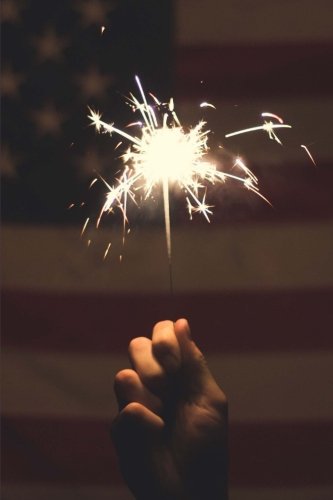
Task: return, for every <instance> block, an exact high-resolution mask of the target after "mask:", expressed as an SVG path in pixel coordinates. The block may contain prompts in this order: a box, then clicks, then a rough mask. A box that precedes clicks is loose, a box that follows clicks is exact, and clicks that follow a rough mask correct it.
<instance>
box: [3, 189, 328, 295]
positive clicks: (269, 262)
mask: <svg viewBox="0 0 333 500" xmlns="http://www.w3.org/2000/svg"><path fill="white" fill-rule="evenodd" d="M296 189H297V186H295V190H296ZM267 210H271V208H270V207H268V206H267ZM2 233H3V241H4V243H3V251H2V256H3V277H2V280H3V281H2V285H3V288H11V289H14V288H19V289H23V290H40V291H43V292H47V291H48V292H55V291H56V292H65V291H75V292H90V293H92V292H99V291H103V292H110V293H117V294H119V293H141V294H142V293H154V292H162V293H163V292H164V293H168V291H169V275H168V263H167V256H166V246H165V235H164V230H163V229H162V228H161V229H156V228H154V229H153V228H152V229H150V230H148V229H146V228H145V229H143V228H138V230H137V231H132V233H131V234H130V235H129V236H128V238H127V241H126V243H125V249H124V259H123V262H122V264H119V261H118V258H117V257H118V255H117V252H115V253H114V254H113V260H112V258H110V259H109V260H106V261H103V260H102V257H103V253H104V250H105V245H106V244H107V242H108V241H110V238H113V240H114V241H115V242H117V241H118V242H119V239H120V237H121V228H119V231H118V233H117V232H116V231H115V230H114V231H113V232H111V230H110V231H108V230H98V231H94V232H93V233H91V234H89V232H88V235H87V238H91V239H92V240H93V243H92V244H91V246H90V247H89V248H87V247H86V246H85V244H84V242H83V241H82V240H80V237H79V234H80V230H79V228H77V229H75V228H71V229H69V228H66V229H63V228H62V229H60V228H59V229H58V228H52V229H47V228H36V227H21V228H18V227H10V226H8V227H5V228H3V231H2ZM172 238H173V257H172V265H173V276H174V287H175V290H176V292H177V293H180V292H185V293H186V292H218V291H223V290H281V289H283V290H286V289H295V288H314V289H316V288H325V287H332V286H333V272H332V255H333V228H332V224H331V223H330V222H325V223H320V224H319V223H318V224H310V223H309V224H303V225H302V224H288V225H276V226H274V227H270V226H268V225H259V224H258V225H255V224H251V225H250V226H249V225H248V226H241V225H237V226H232V227H231V226H227V225H226V226H222V225H214V224H213V223H212V224H208V223H207V224H206V225H204V224H203V225H201V226H194V225H193V224H192V225H191V223H190V222H189V223H188V225H186V226H184V227H182V228H179V227H178V228H173V229H172Z"/></svg>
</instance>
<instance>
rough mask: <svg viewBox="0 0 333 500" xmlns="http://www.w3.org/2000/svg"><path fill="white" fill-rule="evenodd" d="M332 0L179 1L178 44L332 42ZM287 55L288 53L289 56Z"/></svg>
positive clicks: (177, 3)
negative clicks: (278, 0)
mask: <svg viewBox="0 0 333 500" xmlns="http://www.w3.org/2000/svg"><path fill="white" fill-rule="evenodd" d="M331 12H332V3H331V2H330V0H317V2H316V8H314V6H313V2H312V0H291V1H289V2H288V3H286V2H276V1H275V0H265V2H260V5H259V4H256V5H255V4H253V1H252V0H242V2H235V1H234V0H224V1H223V2H221V1H220V0H205V1H204V2H203V1H200V0H195V1H193V0H178V1H177V2H176V3H175V16H176V21H177V23H176V41H177V44H178V45H193V44H196V45H198V44H200V45H207V44H208V43H212V42H214V43H215V44H221V43H227V42H230V41H232V42H234V41H239V42H246V43H247V44H256V45H259V46H260V44H261V43H263V42H279V41H280V42H281V41H288V42H290V43H292V42H293V43H297V42H303V41H307V42H308V43H309V44H311V43H313V42H314V41H320V40H322V41H327V40H332V38H333V36H332V25H331V19H330V15H329V14H330V13H331ZM286 56H287V54H286Z"/></svg>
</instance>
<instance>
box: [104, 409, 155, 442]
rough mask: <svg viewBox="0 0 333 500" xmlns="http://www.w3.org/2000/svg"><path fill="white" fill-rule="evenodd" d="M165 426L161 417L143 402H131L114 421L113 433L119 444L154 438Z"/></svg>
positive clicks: (113, 437) (114, 439)
mask: <svg viewBox="0 0 333 500" xmlns="http://www.w3.org/2000/svg"><path fill="white" fill-rule="evenodd" d="M163 428H164V421H163V420H162V418H161V417H159V416H158V415H156V414H155V413H154V412H152V411H151V410H149V409H148V408H146V407H145V406H144V405H142V404H141V403H129V404H128V405H127V406H125V408H123V410H122V411H121V412H120V413H119V414H118V415H117V417H116V418H115V420H114V421H113V423H112V427H111V435H112V439H113V441H114V443H115V444H116V445H117V446H121V447H123V445H124V444H126V443H128V444H130V443H134V442H138V441H139V440H146V439H148V438H150V437H151V438H154V437H155V436H156V435H157V434H159V433H160V432H161V431H162V430H163Z"/></svg>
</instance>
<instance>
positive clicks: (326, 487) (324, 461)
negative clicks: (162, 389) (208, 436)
mask: <svg viewBox="0 0 333 500" xmlns="http://www.w3.org/2000/svg"><path fill="white" fill-rule="evenodd" d="M332 18H333V5H332V2H331V1H328V0H318V1H317V2H315V4H314V3H313V2H312V1H310V0H302V1H301V0H292V1H288V2H275V1H273V0H265V1H259V0H258V1H253V0H252V1H251V0H243V1H241V2H240V1H237V2H235V1H231V0H225V1H223V2H220V1H219V0H205V2H203V1H200V0H191V1H189V0H176V1H174V2H171V1H170V0H163V1H162V0H159V1H158V2H156V1H153V0H118V1H114V2H111V1H109V0H77V1H73V2H66V1H64V0H58V1H50V2H43V1H41V0H30V1H29V0H22V1H20V0H16V1H15V0H2V2H1V23H2V25H1V27H2V72H1V96H2V125H3V126H2V148H1V180H2V183H1V184H2V215H3V229H2V235H3V244H2V255H3V280H2V281H3V287H2V344H3V358H2V359H3V384H2V399H3V402H2V424H3V432H2V447H3V460H2V469H3V470H2V481H3V487H2V492H3V498H4V499H6V500H21V499H22V500H23V499H24V500H32V499H34V500H42V499H45V498H48V499H49V500H56V499H60V498H61V499H62V500H66V499H67V498H68V499H71V500H83V499H85V500H87V499H94V500H102V499H104V498H105V499H106V498H115V499H117V500H118V499H119V500H120V499H123V500H125V499H130V498H132V497H131V495H130V494H129V493H128V492H127V489H126V487H125V485H124V483H123V481H122V479H121V477H120V474H119V470H118V468H117V463H116V457H115V453H114V450H113V448H112V444H111V442H110V440H109V426H110V421H111V419H112V416H113V415H115V413H116V411H117V410H116V404H115V401H114V398H113V395H112V380H113V377H114V374H115V373H116V372H117V371H118V370H119V369H121V368H123V367H125V366H128V362H127V359H126V350H127V344H128V342H129V340H130V339H131V338H132V337H134V336H136V335H145V334H146V335H149V333H150V330H151V327H152V325H153V323H154V322H155V321H158V320H161V319H165V318H169V317H171V318H176V317H184V316H185V317H188V319H189V321H190V324H191V327H192V330H193V336H194V337H195V338H196V340H197V342H198V344H199V345H200V347H201V348H202V350H203V351H204V352H205V354H206V356H207V359H208V363H209V364H210V366H211V367H212V370H213V372H214V373H215V375H216V378H217V380H218V381H219V383H220V384H221V386H222V387H223V388H224V389H225V391H226V393H227V395H228V397H229V401H230V456H231V469H230V488H231V498H233V499H235V500H243V499H246V500H249V499H250V500H251V499H252V498H253V499H256V500H258V499H259V500H261V499H265V500H275V499H277V498H279V499H280V498H283V499H286V500H289V499H290V500H291V499H293V500H294V499H295V498H302V500H314V499H316V500H326V499H328V498H331V497H332V493H333V478H332V470H331V464H332V461H333V399H332V384H333V372H332V366H333V352H332V349H333V341H332V339H333V336H332V331H333V313H332V303H333V302H332V301H333V293H332V292H333V264H332V255H333V226H332V219H333V187H332V186H333V165H332V161H333V147H332V144H333V143H332V138H331V133H332V112H333V98H332V89H333V70H332V68H333V65H332V58H333V32H332V26H331V24H332ZM135 74H138V75H139V76H140V77H141V79H142V81H143V84H144V87H145V89H146V90H147V92H148V91H152V92H153V93H154V94H156V95H157V96H158V97H160V98H161V99H162V100H163V99H165V100H166V99H168V98H169V97H170V96H173V97H174V98H175V103H176V106H177V109H178V114H179V115H180V117H181V119H182V122H183V123H185V124H187V125H190V124H195V123H197V121H198V120H199V119H200V118H204V119H205V120H207V122H208V125H209V128H210V129H211V130H212V131H213V134H212V137H211V141H212V143H213V144H214V143H215V142H216V143H221V144H223V146H224V147H226V148H228V149H229V150H231V151H233V152H234V153H235V154H239V155H242V157H244V158H246V160H247V164H248V165H249V167H250V168H251V169H252V170H253V171H254V172H255V173H256V175H257V176H258V177H259V181H260V187H261V191H262V192H263V194H264V195H265V196H267V197H268V198H269V200H270V201H271V202H272V204H273V205H274V209H271V208H270V207H269V206H268V205H267V204H264V203H262V202H261V201H260V200H259V199H258V198H255V197H254V196H253V195H252V194H251V193H250V192H248V191H246V190H242V189H240V188H239V187H237V188H236V187H234V186H230V187H229V186H228V185H225V186H223V187H222V188H221V189H218V190H216V191H214V193H212V200H211V201H212V203H213V204H214V205H215V207H214V216H213V218H212V223H211V224H207V223H205V222H203V221H200V220H199V219H195V220H193V221H188V219H187V214H186V211H185V209H184V207H183V205H182V204H181V201H179V200H177V199H173V200H172V202H173V205H172V206H173V209H172V214H171V215H172V237H173V249H174V252H173V262H172V264H173V276H174V287H175V294H174V296H173V297H172V296H170V294H169V291H168V286H169V285H168V266H167V259H166V249H165V241H164V233H163V231H164V230H163V217H162V214H161V211H160V210H159V209H158V208H157V209H156V210H155V209H154V211H151V212H149V211H138V213H136V214H135V213H134V214H133V217H132V219H131V220H132V221H133V222H132V224H133V225H132V226H131V229H132V232H131V234H130V235H129V236H128V238H127V240H126V243H125V247H124V251H123V256H124V258H123V262H122V263H121V264H120V263H119V260H118V255H117V252H116V251H113V250H112V251H111V252H110V255H109V256H108V258H107V259H105V260H103V259H102V257H103V251H104V249H105V243H106V242H108V241H109V240H110V238H113V237H115V238H117V234H118V229H119V227H118V222H119V221H117V220H116V221H115V224H112V218H110V219H107V220H106V221H105V223H103V224H102V227H101V228H100V229H99V230H98V231H93V230H89V231H91V232H89V231H88V232H87V233H85V235H84V237H83V238H82V239H80V231H81V227H82V224H83V222H84V221H85V219H86V217H88V216H90V215H91V213H94V212H95V213H96V212H97V211H98V209H99V208H100V204H101V202H102V200H103V196H105V191H104V186H103V183H97V184H98V185H97V186H96V185H95V186H94V189H93V190H91V191H89V190H88V186H89V183H90V181H91V179H92V178H93V177H95V176H96V172H98V173H100V174H102V175H103V176H105V177H106V178H107V179H108V180H111V181H112V179H113V178H114V176H115V174H116V172H117V170H118V169H119V166H120V162H119V160H117V158H116V157H117V153H115V151H114V147H115V143H116V142H117V141H116V140H115V141H113V139H111V138H110V137H108V136H106V135H96V134H95V133H94V130H93V129H92V128H91V127H89V123H88V119H87V117H86V115H87V106H88V105H89V106H91V107H94V108H96V109H100V111H102V112H103V113H105V117H106V119H108V120H109V121H112V122H117V124H120V125H122V126H125V125H126V123H128V122H129V121H130V117H131V110H130V109H129V107H128V106H126V104H125V100H124V96H127V95H128V94H129V92H130V91H134V92H135V85H134V75H135ZM202 101H209V102H211V103H213V104H214V105H215V107H216V109H212V108H207V109H205V110H204V114H203V110H202V109H200V107H199V104H200V103H201V102H202ZM263 111H268V112H273V113H276V114H278V115H281V116H282V117H283V118H284V119H285V121H286V122H287V123H291V124H292V126H293V128H292V130H291V131H287V132H284V133H283V134H282V133H281V134H280V138H281V139H282V142H283V146H280V145H279V144H277V143H275V142H273V141H269V139H268V137H267V135H265V134H264V133H255V134H251V135H247V136H238V137H234V138H230V139H229V140H226V139H225V138H224V136H225V134H226V133H228V132H231V131H233V130H236V129H241V128H246V127H247V126H251V125H253V124H256V123H257V122H258V120H260V114H261V112H263ZM301 145H303V146H304V145H305V146H307V147H308V148H309V151H310V152H311V154H312V155H313V157H314V159H315V162H316V165H317V166H316V167H315V166H314V165H313V163H312V161H311V158H310V157H309V155H308V154H307V152H306V150H305V149H304V148H302V147H301ZM212 150H213V148H212ZM72 204H74V206H73V208H71V209H70V210H69V209H68V207H69V206H70V205H72ZM131 216H132V214H131ZM90 237H91V240H92V243H91V245H90V246H89V247H88V246H87V240H88V238H90Z"/></svg>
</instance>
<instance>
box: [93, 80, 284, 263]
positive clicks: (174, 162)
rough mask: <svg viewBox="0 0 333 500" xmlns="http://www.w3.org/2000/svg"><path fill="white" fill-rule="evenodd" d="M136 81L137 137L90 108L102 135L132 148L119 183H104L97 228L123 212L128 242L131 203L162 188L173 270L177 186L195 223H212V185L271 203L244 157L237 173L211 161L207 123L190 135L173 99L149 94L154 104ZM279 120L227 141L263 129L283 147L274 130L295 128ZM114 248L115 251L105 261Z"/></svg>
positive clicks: (125, 157)
mask: <svg viewBox="0 0 333 500" xmlns="http://www.w3.org/2000/svg"><path fill="white" fill-rule="evenodd" d="M135 80H136V83H137V86H138V89H139V92H140V98H141V100H139V99H137V98H136V97H135V96H134V95H133V94H130V98H129V103H130V104H131V106H132V108H133V110H134V111H137V112H139V113H140V121H137V122H135V123H131V124H130V126H132V127H136V129H137V133H136V134H133V135H131V134H129V133H128V132H127V131H125V130H122V129H119V128H117V127H115V126H114V124H112V123H106V122H105V121H103V120H102V115H101V113H99V112H98V111H95V110H93V109H91V108H89V112H90V114H89V118H90V120H91V122H92V124H93V125H94V126H95V129H96V131H97V132H104V133H109V134H110V135H111V134H117V135H119V136H120V137H121V138H122V139H125V140H126V141H127V142H128V143H129V146H128V148H127V150H126V152H125V153H124V154H123V156H122V158H123V161H124V169H123V171H122V173H121V174H120V176H119V177H118V178H116V181H115V183H114V184H112V185H110V184H109V183H108V182H107V181H106V180H105V179H103V178H102V180H103V182H104V183H105V185H106V186H107V189H108V192H107V194H106V200H105V202H104V205H103V206H102V209H101V211H100V214H99V216H98V219H97V227H98V225H99V223H100V220H101V217H102V216H103V214H104V213H110V212H114V210H115V209H119V210H120V211H121V213H122V217H123V240H124V237H125V232H126V227H127V224H128V218H127V210H128V204H129V203H130V202H133V203H134V204H137V203H138V202H137V195H138V193H141V194H143V199H147V198H149V197H151V196H152V194H153V191H154V190H155V189H156V188H157V187H159V188H160V189H161V191H162V195H163V204H164V220H165V234H166V243H167V253H168V258H169V263H170V265H171V230H170V201H169V189H170V187H172V186H174V185H177V186H178V187H179V188H180V190H181V191H182V192H183V193H184V196H185V199H186V203H187V208H188V212H189V215H190V218H192V215H193V214H194V213H200V214H202V215H203V216H204V217H205V218H206V219H207V221H208V222H209V221H210V219H209V216H210V215H211V214H212V208H213V206H212V205H209V204H208V203H207V202H206V196H207V189H208V187H209V185H214V184H217V183H224V182H225V181H226V180H227V179H233V180H235V181H238V182H240V183H241V184H242V185H243V186H244V187H246V188H247V189H249V190H250V191H253V192H254V193H255V194H257V195H258V196H260V197H261V198H262V199H263V200H265V201H266V202H268V200H267V199H266V198H265V197H264V196H263V195H262V194H261V193H260V192H259V188H258V179H257V177H256V176H255V175H254V174H253V173H252V172H251V170H250V169H249V168H248V167H246V165H245V163H244V162H243V161H242V160H241V159H240V158H236V159H235V161H234V165H233V166H234V169H237V170H238V172H237V170H236V172H235V173H229V172H225V171H221V170H219V169H218V168H217V165H216V164H215V163H213V162H212V161H210V160H209V159H208V152H209V147H208V135H209V133H210V131H209V130H208V129H206V122H204V121H200V122H198V123H197V125H195V126H194V127H193V128H190V129H188V130H186V129H185V128H184V127H183V126H182V124H181V122H180V120H179V118H178V116H177V114H176V112H175V109H174V101H173V99H170V101H169V103H167V104H165V103H161V102H160V101H159V100H158V99H157V98H156V97H155V96H154V95H153V94H149V95H150V98H151V103H150V102H148V101H147V98H146V95H145V93H144V91H143V88H142V85H141V82H140V80H139V78H138V77H135ZM206 106H210V107H214V106H213V105H210V104H209V103H206V102H205V103H202V107H206ZM268 115H269V116H270V117H271V118H277V119H278V118H279V117H276V116H275V115H272V114H268ZM278 121H279V123H273V122H272V121H269V122H265V123H264V125H262V126H257V127H252V128H249V129H245V130H240V131H238V132H233V133H231V134H228V135H226V137H231V136H233V135H237V134H241V133H245V132H250V131H253V130H259V129H261V130H265V131H266V132H268V134H269V136H270V138H274V139H275V140H277V141H278V142H280V141H279V139H278V137H277V136H276V134H275V133H274V130H275V129H276V128H281V127H288V128H290V125H285V124H283V123H281V122H280V120H278ZM117 146H119V144H118V145H117ZM268 203H269V202H268ZM87 222H88V221H86V224H87ZM85 228H86V225H85V227H84V229H85ZM109 248H110V246H108V248H107V250H106V253H105V255H104V257H106V255H107V253H108V251H109Z"/></svg>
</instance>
